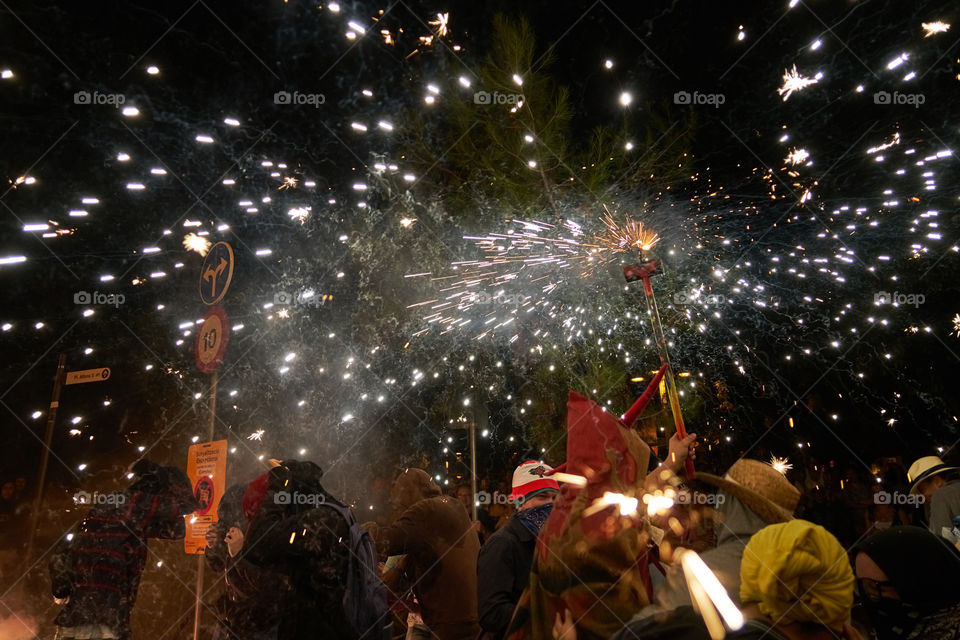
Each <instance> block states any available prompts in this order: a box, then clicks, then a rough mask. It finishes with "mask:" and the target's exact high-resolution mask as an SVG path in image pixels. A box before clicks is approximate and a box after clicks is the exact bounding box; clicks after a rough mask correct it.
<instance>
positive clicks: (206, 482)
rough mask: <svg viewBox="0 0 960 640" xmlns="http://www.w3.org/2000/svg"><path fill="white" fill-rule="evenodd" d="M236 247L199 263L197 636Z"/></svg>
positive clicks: (218, 455)
mask: <svg viewBox="0 0 960 640" xmlns="http://www.w3.org/2000/svg"><path fill="white" fill-rule="evenodd" d="M233 264H234V259H233V247H231V246H230V244H229V243H227V242H218V243H216V244H215V245H213V246H212V247H210V250H209V251H208V252H207V255H206V257H205V258H204V260H203V265H202V266H201V267H200V300H202V301H203V304H205V305H207V306H208V307H210V310H209V311H207V315H206V316H204V318H203V324H202V325H201V327H200V331H199V332H198V333H197V344H196V347H195V349H194V357H195V360H196V364H197V369H199V370H200V371H201V372H202V373H209V374H211V375H210V396H209V405H208V422H207V441H206V442H204V443H201V444H196V445H193V446H192V447H190V454H189V458H188V459H187V475H189V476H190V480H191V482H193V491H194V495H196V497H197V501H198V502H200V509H199V510H198V511H197V512H195V513H194V515H193V517H192V518H191V519H190V520H189V521H188V523H187V536H186V538H185V539H184V549H185V550H186V552H187V553H193V554H196V555H197V596H196V602H195V603H194V614H193V640H198V639H199V637H200V605H201V602H200V596H201V594H202V593H203V553H204V551H205V550H206V547H207V539H206V534H207V529H208V528H209V527H211V526H213V525H214V524H216V522H217V503H218V502H219V501H220V498H221V497H223V493H224V491H225V490H226V475H227V473H226V471H227V441H226V440H217V441H216V442H212V440H213V424H214V422H215V421H216V416H217V381H218V377H219V376H218V374H217V369H219V368H220V363H222V362H223V356H224V354H226V352H227V342H228V340H229V338H230V325H229V324H228V322H227V314H226V313H225V312H224V311H223V309H221V308H220V307H216V306H214V305H216V304H217V303H219V302H220V301H221V300H223V298H224V296H226V295H227V290H228V289H229V288H230V283H231V282H233Z"/></svg>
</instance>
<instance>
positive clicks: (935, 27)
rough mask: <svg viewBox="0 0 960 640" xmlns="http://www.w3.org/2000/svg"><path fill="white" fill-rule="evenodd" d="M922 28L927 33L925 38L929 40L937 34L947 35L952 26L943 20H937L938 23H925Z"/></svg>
mask: <svg viewBox="0 0 960 640" xmlns="http://www.w3.org/2000/svg"><path fill="white" fill-rule="evenodd" d="M920 26H921V27H923V30H924V31H926V33H925V34H924V36H923V37H924V38H929V37H930V36H932V35H934V34H936V33H946V32H947V30H948V29H950V25H949V24H948V23H946V22H943V21H941V20H937V21H936V22H923V23H921V24H920Z"/></svg>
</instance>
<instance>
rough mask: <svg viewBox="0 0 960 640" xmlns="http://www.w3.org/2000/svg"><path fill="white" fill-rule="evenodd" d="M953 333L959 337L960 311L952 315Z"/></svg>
mask: <svg viewBox="0 0 960 640" xmlns="http://www.w3.org/2000/svg"><path fill="white" fill-rule="evenodd" d="M953 335H955V336H956V337H958V338H960V313H958V314H957V315H955V316H953Z"/></svg>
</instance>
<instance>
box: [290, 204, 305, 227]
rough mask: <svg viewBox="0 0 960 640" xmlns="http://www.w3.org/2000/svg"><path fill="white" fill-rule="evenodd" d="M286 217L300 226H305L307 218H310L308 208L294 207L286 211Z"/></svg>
mask: <svg viewBox="0 0 960 640" xmlns="http://www.w3.org/2000/svg"><path fill="white" fill-rule="evenodd" d="M287 215H288V216H290V218H291V219H293V220H296V221H297V222H299V223H300V224H305V223H306V221H307V218H308V217H310V207H295V208H293V209H290V210H289V211H287Z"/></svg>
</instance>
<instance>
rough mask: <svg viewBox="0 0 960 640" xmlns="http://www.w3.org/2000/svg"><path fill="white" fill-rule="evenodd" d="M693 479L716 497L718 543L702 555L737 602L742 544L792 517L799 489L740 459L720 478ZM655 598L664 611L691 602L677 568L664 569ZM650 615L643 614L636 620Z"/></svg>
mask: <svg viewBox="0 0 960 640" xmlns="http://www.w3.org/2000/svg"><path fill="white" fill-rule="evenodd" d="M696 479H697V480H700V481H703V482H706V483H707V484H711V485H713V486H715V487H718V488H719V489H720V492H719V493H717V494H716V495H717V498H716V503H717V511H718V513H717V519H716V521H715V530H716V539H717V545H716V547H714V548H712V549H710V550H708V551H704V552H703V553H702V554H701V557H702V558H703V561H704V563H705V564H706V565H707V566H708V567H710V569H711V570H712V571H713V572H714V574H716V576H717V578H718V579H719V580H720V584H722V585H723V587H724V588H725V589H726V590H727V593H729V594H730V597H731V599H733V601H734V602H735V603H737V604H739V599H740V561H741V559H742V558H743V550H744V549H745V548H746V546H747V542H748V541H749V540H750V537H751V536H752V535H753V534H755V533H757V532H758V531H760V530H761V529H763V528H764V527H766V526H767V525H769V524H776V523H778V522H787V521H788V520H790V519H792V518H793V511H794V509H795V508H796V506H797V503H798V502H799V501H800V491H799V490H798V489H796V488H795V487H794V486H793V485H792V484H790V482H789V481H788V480H787V479H786V477H784V475H783V474H782V473H780V472H779V471H777V470H776V469H774V468H773V467H771V466H770V465H769V464H767V463H765V462H761V461H759V460H749V459H743V460H739V461H737V462H736V463H734V465H733V466H732V467H730V469H729V470H728V471H727V473H726V475H725V476H724V477H723V478H721V477H719V476H715V475H712V474H708V473H700V472H698V473H697V474H696ZM655 598H656V603H657V606H658V607H659V608H660V609H665V610H669V609H675V608H677V607H682V606H686V605H690V604H692V603H691V601H690V590H689V588H688V587H687V581H686V579H685V578H684V574H683V570H682V568H681V567H680V566H679V565H676V564H675V565H674V566H671V567H670V569H669V570H668V571H667V576H666V582H665V583H664V585H663V586H662V587H661V588H660V589H658V590H657V592H656V594H655ZM652 611H653V609H651V610H650V611H645V612H642V613H641V617H642V616H643V615H647V614H649V613H652Z"/></svg>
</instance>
